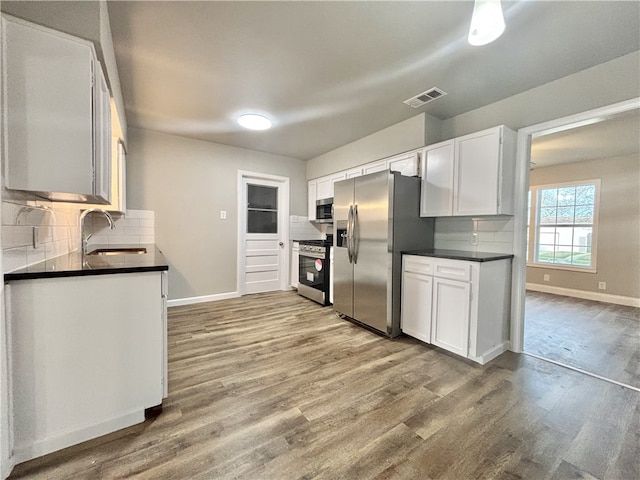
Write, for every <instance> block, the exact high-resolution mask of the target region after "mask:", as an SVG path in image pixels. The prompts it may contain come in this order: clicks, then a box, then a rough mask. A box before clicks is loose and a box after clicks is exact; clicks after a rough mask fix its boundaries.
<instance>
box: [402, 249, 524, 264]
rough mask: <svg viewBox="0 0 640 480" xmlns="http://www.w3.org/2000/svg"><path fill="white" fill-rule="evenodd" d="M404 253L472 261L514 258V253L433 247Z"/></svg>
mask: <svg viewBox="0 0 640 480" xmlns="http://www.w3.org/2000/svg"><path fill="white" fill-rule="evenodd" d="M402 253H403V254H404V255H419V256H421V257H435V258H449V259H452V260H467V261H470V262H491V261H492V260H504V259H505V258H513V254H511V253H489V252H465V251H463V250H440V249H437V248H432V249H429V250H414V251H409V252H402Z"/></svg>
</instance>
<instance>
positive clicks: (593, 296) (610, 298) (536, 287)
mask: <svg viewBox="0 0 640 480" xmlns="http://www.w3.org/2000/svg"><path fill="white" fill-rule="evenodd" d="M527 290H532V291H534V292H543V293H553V294H555V295H564V296H565V297H574V298H582V299H584V300H594V301H596V302H605V303H615V304H616V305H626V306H627V307H640V298H635V297H624V296H622V295H611V294H609V293H600V292H588V291H586V290H574V289H573V288H564V287H553V286H551V285H540V284H539V283H527Z"/></svg>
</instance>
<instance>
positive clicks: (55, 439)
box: [13, 408, 144, 465]
mask: <svg viewBox="0 0 640 480" xmlns="http://www.w3.org/2000/svg"><path fill="white" fill-rule="evenodd" d="M142 422H144V408H141V409H139V410H136V411H131V412H127V413H124V414H122V415H120V416H118V417H116V418H111V419H109V420H106V421H103V422H100V423H97V424H94V425H88V426H86V427H84V428H80V429H77V430H73V431H69V432H64V433H57V434H55V435H50V436H48V437H46V438H42V439H40V440H37V441H35V442H33V443H28V444H22V445H15V447H14V457H13V459H14V461H15V463H16V465H17V464H18V463H22V462H26V461H27V460H32V459H34V458H38V457H41V456H43V455H46V454H48V453H52V452H56V451H58V450H62V449H63V448H67V447H70V446H71V445H77V444H78V443H82V442H86V441H87V440H91V439H92V438H96V437H100V436H102V435H106V434H107V433H111V432H115V431H116V430H121V429H123V428H127V427H130V426H131V425H135V424H137V423H142Z"/></svg>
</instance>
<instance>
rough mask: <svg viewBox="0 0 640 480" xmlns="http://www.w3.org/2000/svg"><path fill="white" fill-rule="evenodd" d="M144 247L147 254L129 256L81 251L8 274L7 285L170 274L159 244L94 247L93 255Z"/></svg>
mask: <svg viewBox="0 0 640 480" xmlns="http://www.w3.org/2000/svg"><path fill="white" fill-rule="evenodd" d="M132 247H144V248H146V249H147V253H143V254H127V255H85V256H84V261H83V258H82V254H81V253H80V252H79V251H75V252H70V253H68V254H66V255H61V256H59V257H55V258H52V259H51V260H45V261H44V262H40V263H36V264H34V265H29V266H28V267H25V268H21V269H19V270H15V271H13V272H10V273H5V274H4V281H5V282H7V281H15V280H33V279H37V278H58V277H78V276H84V275H111V274H115V273H136V272H160V271H163V270H169V264H168V263H167V260H166V259H165V257H164V255H162V252H161V251H160V250H158V248H157V247H156V246H155V244H142V245H138V244H136V245H90V246H89V253H91V252H92V251H94V250H97V249H99V248H132Z"/></svg>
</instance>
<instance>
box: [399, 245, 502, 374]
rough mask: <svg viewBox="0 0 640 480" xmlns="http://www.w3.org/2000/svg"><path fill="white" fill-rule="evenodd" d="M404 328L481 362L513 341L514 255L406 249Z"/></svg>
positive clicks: (496, 353)
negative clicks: (484, 257)
mask: <svg viewBox="0 0 640 480" xmlns="http://www.w3.org/2000/svg"><path fill="white" fill-rule="evenodd" d="M402 282H403V283H402V331H403V332H404V333H406V334H407V335H410V336H412V337H415V338H417V339H419V340H422V341H423V342H426V343H432V344H434V345H436V346H438V347H441V348H443V349H445V350H448V351H450V352H452V353H455V354H457V355H461V356H463V357H466V358H469V359H471V360H473V361H476V362H478V363H480V364H484V363H486V362H488V361H489V360H492V359H493V358H495V357H497V356H498V355H500V354H501V353H502V352H504V351H505V350H506V349H507V348H508V347H509V342H508V338H509V331H508V328H509V309H510V291H511V259H509V258H507V259H499V260H491V261H482V262H477V261H467V260H452V259H443V258H435V257H423V256H418V255H405V256H404V258H403V276H402Z"/></svg>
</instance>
